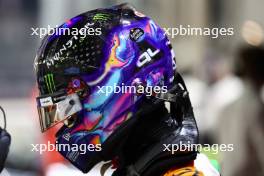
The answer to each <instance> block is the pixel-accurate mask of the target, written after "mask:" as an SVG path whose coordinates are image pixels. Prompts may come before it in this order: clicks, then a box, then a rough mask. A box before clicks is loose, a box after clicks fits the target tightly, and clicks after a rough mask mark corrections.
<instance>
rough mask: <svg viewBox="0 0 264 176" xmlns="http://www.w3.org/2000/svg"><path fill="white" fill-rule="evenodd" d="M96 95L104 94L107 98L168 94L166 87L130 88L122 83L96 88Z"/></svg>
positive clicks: (138, 86)
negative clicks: (112, 96) (121, 95)
mask: <svg viewBox="0 0 264 176" xmlns="http://www.w3.org/2000/svg"><path fill="white" fill-rule="evenodd" d="M97 88H98V91H97V93H100V94H105V96H109V95H111V94H113V93H114V94H118V93H122V94H126V93H129V94H140V95H141V94H144V95H146V96H152V95H156V94H165V93H167V92H168V87H167V86H143V85H137V86H130V85H125V84H124V83H122V84H121V85H117V84H114V85H113V86H97Z"/></svg>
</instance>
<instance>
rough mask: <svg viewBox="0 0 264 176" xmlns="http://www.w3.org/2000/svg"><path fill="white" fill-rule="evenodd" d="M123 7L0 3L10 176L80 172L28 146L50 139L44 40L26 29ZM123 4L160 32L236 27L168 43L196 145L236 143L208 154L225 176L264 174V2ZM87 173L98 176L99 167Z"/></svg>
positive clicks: (108, 1)
mask: <svg viewBox="0 0 264 176" xmlns="http://www.w3.org/2000/svg"><path fill="white" fill-rule="evenodd" d="M123 2H124V1H120V0H96V1H92V0H74V1H71V0H0V105H1V106H2V107H3V108H4V109H5V110H6V113H7V122H8V124H7V125H8V126H7V129H8V131H9V132H10V133H11V135H12V146H11V151H10V153H9V156H8V161H7V164H6V167H7V172H9V175H11V176H16V175H19V176H21V175H22V176H23V175H25V176H39V175H47V176H55V175H56V176H57V175H64V176H67V174H69V173H71V174H69V175H71V176H72V175H75V176H76V175H77V176H78V175H82V174H81V173H80V172H79V171H76V170H74V169H71V168H68V167H66V166H65V165H62V164H59V163H63V161H62V158H60V156H55V154H54V155H53V154H52V155H53V157H49V155H51V154H44V155H39V154H38V153H35V152H32V151H31V149H32V146H31V144H35V143H39V142H41V141H43V140H46V139H47V138H48V137H47V136H43V135H42V134H40V129H39V124H38V116H37V112H36V107H35V104H34V101H35V100H34V96H36V92H35V77H34V70H33V61H34V57H35V54H36V51H37V48H38V47H39V45H40V41H41V39H40V38H39V37H38V36H36V35H34V36H32V35H31V33H32V30H31V28H32V27H33V28H36V27H47V26H48V25H50V26H52V27H55V26H56V25H60V24H62V23H63V22H64V21H66V20H67V19H69V18H71V17H73V16H76V15H77V14H80V13H82V12H85V11H88V10H92V9H95V8H99V7H107V6H111V5H114V4H118V3H123ZM126 2H130V3H131V4H133V5H134V6H135V7H136V8H137V9H138V10H139V11H141V12H143V13H144V14H146V15H148V16H150V17H152V18H153V19H154V20H155V21H156V22H157V23H158V24H159V25H160V26H162V27H165V28H169V27H170V28H173V27H179V25H184V26H187V25H190V26H191V27H211V28H212V27H219V28H220V27H226V28H234V35H232V36H219V37H218V38H216V39H213V38H211V37H210V36H176V37H175V38H173V39H171V41H172V44H173V47H174V51H175V53H176V59H177V65H178V71H179V72H181V73H182V74H183V76H184V78H185V80H186V84H187V87H188V88H189V92H190V96H191V101H192V103H193V107H194V111H195V115H196V118H197V122H198V126H199V129H200V137H201V142H202V143H209V144H213V143H219V144H221V143H224V144H234V151H233V152H222V153H218V154H217V155H212V156H211V155H210V154H208V155H209V156H210V157H211V158H212V159H213V160H218V162H219V163H220V167H219V169H220V170H221V172H222V175H225V176H233V175H240V176H244V175H245V176H248V175H256V176H257V175H264V152H263V151H262V150H263V146H264V108H263V107H264V106H263V102H264V87H263V78H264V77H263V76H264V73H263V72H264V71H263V70H264V63H263V61H264V49H263V45H262V42H263V35H264V33H263V30H264V20H263V19H264V13H263V7H264V1H263V0H232V1H230V0H221V1H220V0H214V1H211V0H163V1H160V0H134V1H133V0H131V1H126ZM1 120H2V119H1ZM1 122H2V121H1ZM1 124H2V123H1ZM50 158H52V159H50ZM68 170H69V171H68ZM58 171H60V172H59V173H58ZM62 171H65V173H62ZM73 173H74V174H73ZM89 175H93V176H94V175H99V173H98V168H96V169H94V171H93V173H90V174H89Z"/></svg>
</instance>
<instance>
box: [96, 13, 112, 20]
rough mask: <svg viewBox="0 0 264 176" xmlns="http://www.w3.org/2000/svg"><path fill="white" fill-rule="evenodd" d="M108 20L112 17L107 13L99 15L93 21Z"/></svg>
mask: <svg viewBox="0 0 264 176" xmlns="http://www.w3.org/2000/svg"><path fill="white" fill-rule="evenodd" d="M108 19H110V15H109V14H105V13H97V14H95V15H94V17H93V20H108Z"/></svg>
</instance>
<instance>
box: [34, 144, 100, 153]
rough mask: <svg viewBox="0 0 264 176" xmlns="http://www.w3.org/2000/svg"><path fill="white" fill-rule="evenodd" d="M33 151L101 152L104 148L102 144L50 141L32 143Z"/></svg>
mask: <svg viewBox="0 0 264 176" xmlns="http://www.w3.org/2000/svg"><path fill="white" fill-rule="evenodd" d="M31 147H32V148H31V151H32V152H37V153H39V154H41V155H42V154H43V153H44V152H53V151H57V152H77V153H79V154H86V153H87V152H99V151H101V150H102V147H101V144H59V143H58V142H57V141H56V142H55V143H52V142H50V141H48V142H47V143H42V144H31Z"/></svg>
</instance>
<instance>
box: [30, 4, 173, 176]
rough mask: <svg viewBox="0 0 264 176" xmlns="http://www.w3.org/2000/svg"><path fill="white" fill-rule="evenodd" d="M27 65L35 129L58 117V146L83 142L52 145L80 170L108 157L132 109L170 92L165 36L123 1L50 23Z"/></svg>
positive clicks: (127, 124)
mask: <svg viewBox="0 0 264 176" xmlns="http://www.w3.org/2000/svg"><path fill="white" fill-rule="evenodd" d="M35 70H36V75H37V84H38V89H39V97H37V98H36V100H37V108H38V112H39V120H40V126H41V130H42V132H45V131H46V130H48V129H49V128H51V127H53V126H55V125H57V124H58V123H63V126H62V127H61V129H60V130H59V131H58V132H57V134H56V137H57V141H56V144H57V145H58V146H59V145H60V144H63V145H69V146H71V147H75V146H76V145H77V146H79V147H80V146H87V147H86V149H85V150H86V151H85V152H80V151H76V150H72V148H70V149H67V150H59V152H60V153H61V154H62V155H63V156H64V157H65V158H67V159H68V160H69V161H70V162H71V163H72V164H73V165H75V166H76V167H77V168H79V169H80V170H82V171H83V172H88V171H89V170H90V169H91V168H92V167H93V166H94V165H95V164H97V163H98V162H100V161H103V160H111V159H112V158H113V157H115V155H116V153H117V152H118V149H119V146H120V145H121V143H122V140H124V139H125V137H126V134H127V132H128V131H129V130H131V129H133V123H134V122H135V121H137V118H138V116H137V114H138V113H140V112H143V111H145V110H146V109H147V107H148V109H150V110H151V108H155V103H157V102H164V101H171V102H173V101H174V100H175V98H176V97H177V96H176V95H177V94H174V93H172V92H173V90H174V89H173V88H174V87H175V84H176V83H175V81H176V80H175V75H176V74H177V73H176V63H175V57H174V53H173V50H172V47H171V44H170V41H169V40H168V38H167V36H166V35H165V32H164V30H163V29H162V28H161V27H159V26H158V25H157V24H156V23H155V22H154V21H153V20H152V19H151V18H149V17H147V16H145V15H143V14H142V13H140V12H138V11H136V10H135V9H134V8H133V7H131V6H130V5H128V4H121V5H117V6H113V7H111V8H102V9H96V10H92V11H88V12H86V13H83V14H80V15H78V16H76V17H74V18H72V19H70V20H68V21H66V22H65V23H64V24H62V25H61V26H59V27H57V28H55V29H54V33H53V34H52V35H47V36H46V37H45V38H44V39H43V40H42V43H41V46H40V48H39V50H38V52H37V56H36V59H35ZM176 82H177V81H176ZM155 90H156V91H155Z"/></svg>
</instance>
